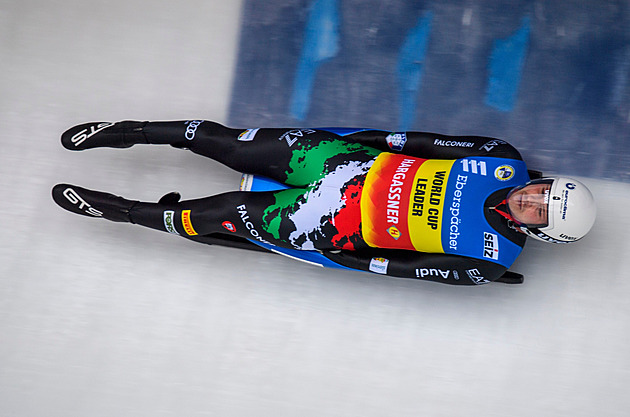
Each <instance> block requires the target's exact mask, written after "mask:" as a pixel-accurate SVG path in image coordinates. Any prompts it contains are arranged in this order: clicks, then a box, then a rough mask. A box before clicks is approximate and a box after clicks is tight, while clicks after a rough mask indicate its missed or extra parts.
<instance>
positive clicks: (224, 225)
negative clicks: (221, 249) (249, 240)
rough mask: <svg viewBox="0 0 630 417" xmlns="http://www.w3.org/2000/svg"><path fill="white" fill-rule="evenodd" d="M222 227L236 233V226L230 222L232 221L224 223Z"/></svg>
mask: <svg viewBox="0 0 630 417" xmlns="http://www.w3.org/2000/svg"><path fill="white" fill-rule="evenodd" d="M221 225H222V226H223V227H225V228H226V229H227V230H229V231H230V232H232V233H234V232H236V226H234V223H232V222H230V221H227V220H226V221H224V222H223V223H221Z"/></svg>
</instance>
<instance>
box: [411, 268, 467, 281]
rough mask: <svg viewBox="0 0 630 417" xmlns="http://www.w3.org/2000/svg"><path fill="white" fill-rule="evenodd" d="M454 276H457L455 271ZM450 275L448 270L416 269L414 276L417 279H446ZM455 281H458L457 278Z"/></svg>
mask: <svg viewBox="0 0 630 417" xmlns="http://www.w3.org/2000/svg"><path fill="white" fill-rule="evenodd" d="M453 273H454V274H457V271H453ZM450 274H451V270H450V269H446V270H444V269H437V268H416V276H417V277H418V278H424V277H441V278H443V279H448V277H449V275H450ZM455 279H459V276H457V277H456V278H455Z"/></svg>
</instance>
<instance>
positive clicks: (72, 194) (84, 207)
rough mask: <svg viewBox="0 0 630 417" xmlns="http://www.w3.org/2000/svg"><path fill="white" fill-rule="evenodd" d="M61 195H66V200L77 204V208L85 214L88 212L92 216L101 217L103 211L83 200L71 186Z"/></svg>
mask: <svg viewBox="0 0 630 417" xmlns="http://www.w3.org/2000/svg"><path fill="white" fill-rule="evenodd" d="M63 196H64V197H66V200H68V201H69V202H71V203H72V204H74V205H78V206H79V210H81V211H83V212H84V213H85V214H89V215H90V216H94V217H103V212H102V211H99V210H97V209H95V208H94V207H92V206H91V205H90V204H89V203H88V202H87V201H85V200H84V199H83V198H81V196H80V195H79V194H78V193H77V192H76V191H74V190H73V189H72V188H66V189H65V190H64V192H63Z"/></svg>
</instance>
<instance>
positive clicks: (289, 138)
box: [279, 129, 315, 147]
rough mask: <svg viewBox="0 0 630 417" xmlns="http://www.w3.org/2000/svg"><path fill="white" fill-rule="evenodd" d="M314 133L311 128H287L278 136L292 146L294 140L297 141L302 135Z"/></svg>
mask: <svg viewBox="0 0 630 417" xmlns="http://www.w3.org/2000/svg"><path fill="white" fill-rule="evenodd" d="M312 133H315V130H313V129H293V130H289V131H288V132H286V133H285V134H283V135H282V136H280V138H279V140H284V141H286V142H287V145H289V147H291V146H293V144H294V143H295V142H297V141H298V140H299V139H300V138H302V137H304V135H310V134H312Z"/></svg>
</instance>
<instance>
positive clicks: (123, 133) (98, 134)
mask: <svg viewBox="0 0 630 417" xmlns="http://www.w3.org/2000/svg"><path fill="white" fill-rule="evenodd" d="M147 123H148V122H135V121H124V122H117V123H111V122H92V123H84V124H81V125H77V126H74V127H71V128H70V129H68V130H66V131H65V132H64V133H63V134H62V135H61V144H62V145H63V147H64V148H66V149H69V150H71V151H82V150H84V149H91V148H102V147H106V148H129V147H131V146H133V145H135V144H137V143H149V142H148V141H147V139H146V137H145V135H144V132H143V128H144V126H145V125H146V124H147Z"/></svg>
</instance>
